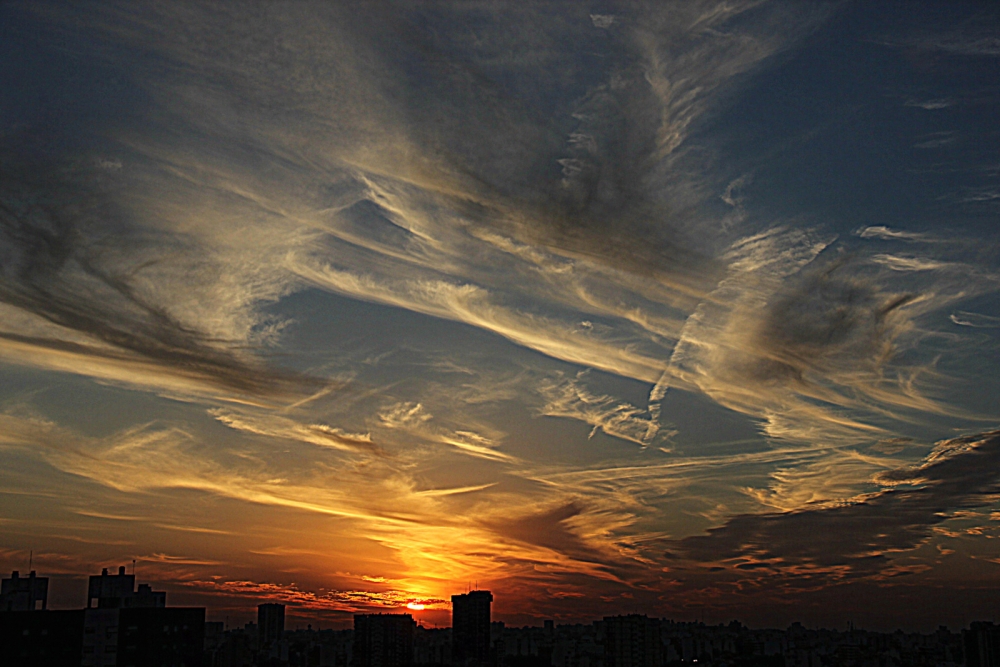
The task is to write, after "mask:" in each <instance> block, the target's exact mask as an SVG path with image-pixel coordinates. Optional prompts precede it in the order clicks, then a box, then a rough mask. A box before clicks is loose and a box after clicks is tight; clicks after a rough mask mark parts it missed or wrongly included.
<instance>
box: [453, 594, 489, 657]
mask: <svg viewBox="0 0 1000 667" xmlns="http://www.w3.org/2000/svg"><path fill="white" fill-rule="evenodd" d="M492 602H493V594H492V593H490V592H489V591H471V592H469V593H465V594H462V595H452V596H451V641H452V648H451V657H452V664H454V665H455V667H486V666H487V665H489V664H491V660H490V657H491V654H492V652H491V650H490V648H491V647H490V605H491V604H492Z"/></svg>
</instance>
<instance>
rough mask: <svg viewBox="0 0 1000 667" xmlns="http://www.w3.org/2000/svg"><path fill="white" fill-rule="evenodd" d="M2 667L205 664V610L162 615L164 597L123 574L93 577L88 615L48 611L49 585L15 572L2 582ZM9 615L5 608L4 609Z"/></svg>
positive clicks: (180, 609)
mask: <svg viewBox="0 0 1000 667" xmlns="http://www.w3.org/2000/svg"><path fill="white" fill-rule="evenodd" d="M0 585H2V588H0V590H2V591H3V594H2V596H3V598H2V599H3V601H5V602H9V606H10V608H11V611H0V665H2V666H3V667H81V666H82V667H168V666H169V667H179V666H181V665H185V666H195V665H201V664H202V657H203V653H204V636H205V608H204V607H194V608H187V607H167V606H166V593H164V592H162V591H153V590H152V588H150V587H149V586H148V585H146V584H142V585H140V586H139V588H138V590H134V585H135V577H134V576H133V575H126V574H125V568H121V569H119V571H118V574H117V575H109V574H108V571H107V570H104V571H103V572H102V573H101V574H100V575H97V576H92V577H90V582H89V587H88V598H87V607H86V608H85V609H76V610H69V611H50V610H47V609H46V606H47V604H46V602H47V600H46V598H47V594H48V580H47V579H46V578H44V577H36V576H35V573H34V572H32V573H31V574H30V575H29V576H28V577H27V578H22V577H19V576H18V573H17V572H15V573H13V575H12V576H11V578H10V579H5V580H3V582H2V584H0ZM6 608H7V607H6V606H5V607H2V609H6Z"/></svg>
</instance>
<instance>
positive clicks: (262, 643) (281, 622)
mask: <svg viewBox="0 0 1000 667" xmlns="http://www.w3.org/2000/svg"><path fill="white" fill-rule="evenodd" d="M284 634H285V605H283V604H274V603H268V604H261V605H257V650H258V651H260V652H261V653H262V654H268V653H269V652H270V651H271V649H272V648H273V647H274V646H276V645H277V644H278V642H280V641H281V638H282V637H283V636H284Z"/></svg>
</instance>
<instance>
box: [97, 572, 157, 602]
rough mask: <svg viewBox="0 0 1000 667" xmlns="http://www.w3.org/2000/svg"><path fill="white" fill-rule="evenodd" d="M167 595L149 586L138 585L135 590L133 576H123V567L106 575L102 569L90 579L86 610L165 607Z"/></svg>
mask: <svg viewBox="0 0 1000 667" xmlns="http://www.w3.org/2000/svg"><path fill="white" fill-rule="evenodd" d="M165 606H167V594H166V593H165V592H164V591H154V590H153V589H152V588H151V587H150V586H149V584H139V588H138V590H136V589H135V575H134V574H125V567H124V566H122V567H119V568H118V574H108V569H107V568H104V569H103V570H102V571H101V574H100V575H93V576H91V577H90V584H89V586H88V587H87V609H94V608H97V609H121V608H128V607H142V608H146V607H165Z"/></svg>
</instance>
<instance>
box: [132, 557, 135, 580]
mask: <svg viewBox="0 0 1000 667" xmlns="http://www.w3.org/2000/svg"><path fill="white" fill-rule="evenodd" d="M132 576H133V577H134V576H135V559H134V558H133V559H132Z"/></svg>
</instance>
